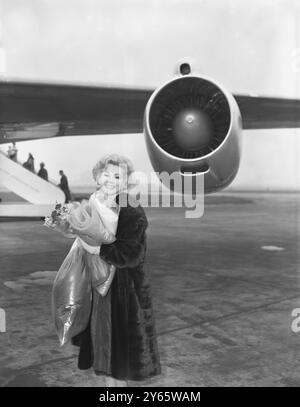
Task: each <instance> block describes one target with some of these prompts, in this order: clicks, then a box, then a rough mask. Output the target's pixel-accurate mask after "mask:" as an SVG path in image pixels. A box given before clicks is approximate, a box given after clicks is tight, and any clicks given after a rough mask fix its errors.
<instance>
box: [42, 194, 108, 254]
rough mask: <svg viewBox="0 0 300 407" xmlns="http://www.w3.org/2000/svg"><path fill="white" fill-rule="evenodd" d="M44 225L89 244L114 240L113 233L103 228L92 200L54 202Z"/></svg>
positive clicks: (96, 244) (97, 244) (93, 244)
mask: <svg viewBox="0 0 300 407" xmlns="http://www.w3.org/2000/svg"><path fill="white" fill-rule="evenodd" d="M44 225H45V226H47V227H48V228H50V229H52V230H55V231H57V232H60V233H62V234H63V235H64V236H66V237H69V238H74V237H80V238H81V239H82V240H84V241H85V242H86V243H87V244H89V245H91V246H99V244H101V243H112V242H114V241H115V240H116V238H115V235H114V234H113V233H111V232H110V231H109V230H108V229H107V228H105V226H104V224H103V222H102V219H101V216H100V214H99V211H97V208H96V207H95V205H94V204H93V203H92V201H91V202H89V201H86V200H83V201H82V202H81V203H79V202H71V203H68V204H56V205H55V208H54V210H53V211H52V212H51V215H49V216H46V218H45V223H44Z"/></svg>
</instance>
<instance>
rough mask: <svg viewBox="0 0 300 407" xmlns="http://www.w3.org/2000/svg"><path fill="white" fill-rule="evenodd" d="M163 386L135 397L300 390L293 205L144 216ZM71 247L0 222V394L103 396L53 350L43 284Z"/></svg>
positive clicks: (244, 198) (283, 198)
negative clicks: (188, 390)
mask: <svg viewBox="0 0 300 407" xmlns="http://www.w3.org/2000/svg"><path fill="white" fill-rule="evenodd" d="M145 210H146V213H147V216H148V220H149V228H148V232H147V234H148V252H147V260H146V265H145V266H146V267H150V270H151V273H152V290H153V301H154V309H155V315H156V324H157V332H158V343H159V349H160V355H161V362H162V375H161V376H158V377H154V378H152V379H150V380H146V381H145V382H140V383H138V382H130V385H132V386H143V387H144V386H145V387H146V386H158V387H164V386H171V387H176V386H195V387H196V386H197V387H198V386H231V385H232V386H297V387H298V386H300V332H299V333H295V332H293V331H292V328H291V325H292V321H293V317H292V315H291V313H292V310H293V309H295V308H300V281H299V260H300V255H299V253H300V251H299V244H300V239H299V236H300V235H299V232H300V231H299V195H297V194H270V193H269V194H254V193H252V194H250V193H248V194H237V193H235V194H234V193H231V194H225V193H224V194H217V195H214V196H210V197H207V198H206V203H205V212H204V216H203V217H202V218H200V219H185V217H184V209H183V208H146V209H145ZM69 247H70V241H69V240H68V239H65V238H64V237H62V236H60V235H58V234H56V233H54V232H52V231H49V230H48V229H47V228H45V227H43V226H42V221H41V220H40V219H31V220H26V221H24V220H18V221H16V220H8V219H2V220H1V221H0V307H2V308H3V309H4V310H5V312H6V332H3V333H0V386H93V387H97V386H99V387H101V386H103V385H104V381H103V378H102V377H97V376H95V375H94V373H93V371H92V370H88V371H80V370H78V369H77V352H78V348H76V347H73V346H72V345H66V346H65V347H60V346H59V342H58V339H57V336H56V333H55V331H54V326H53V323H52V319H51V312H50V299H51V285H52V282H53V279H54V276H55V273H56V271H57V270H58V268H59V266H60V264H61V263H62V261H63V259H64V257H65V255H66V253H67V251H68V249H69Z"/></svg>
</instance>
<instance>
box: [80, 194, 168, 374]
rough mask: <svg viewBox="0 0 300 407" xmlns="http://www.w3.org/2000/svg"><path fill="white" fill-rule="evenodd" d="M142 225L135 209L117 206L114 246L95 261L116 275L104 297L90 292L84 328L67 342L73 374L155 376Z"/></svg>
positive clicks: (154, 341)
mask: <svg viewBox="0 0 300 407" xmlns="http://www.w3.org/2000/svg"><path fill="white" fill-rule="evenodd" d="M116 201H117V202H119V197H118V196H117V198H116ZM147 226H148V221H147V218H146V215H145V212H144V210H143V208H142V207H141V206H138V207H137V208H134V207H132V206H127V207H121V209H120V213H119V221H118V228H117V232H116V241H115V242H114V243H111V244H102V246H101V250H100V256H101V258H102V259H103V260H105V261H106V262H108V263H112V264H114V265H115V266H116V274H115V276H114V280H113V282H112V285H111V288H110V290H109V292H108V294H107V295H106V296H105V297H101V296H100V295H99V294H98V293H97V291H95V290H93V306H92V312H91V317H90V323H89V325H88V327H87V329H86V330H85V331H84V332H82V333H81V334H79V335H77V336H76V337H74V338H73V339H72V342H73V344H74V345H78V346H80V351H79V358H78V367H79V369H88V368H90V367H93V368H94V370H95V372H96V374H106V375H109V376H112V377H114V378H116V379H120V380H143V379H146V378H149V377H151V376H154V375H157V374H160V372H161V366H160V360H159V353H158V347H157V339H156V331H155V320H154V315H153V308H152V297H151V287H150V276H149V274H148V273H149V269H148V267H144V259H145V253H146V246H147V242H146V233H145V230H146V228H147Z"/></svg>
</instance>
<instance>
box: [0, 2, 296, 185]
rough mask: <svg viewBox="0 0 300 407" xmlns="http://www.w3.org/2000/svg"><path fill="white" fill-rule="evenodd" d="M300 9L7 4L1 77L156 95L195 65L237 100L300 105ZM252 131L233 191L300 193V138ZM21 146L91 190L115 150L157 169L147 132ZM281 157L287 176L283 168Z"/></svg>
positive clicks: (0, 17)
mask: <svg viewBox="0 0 300 407" xmlns="http://www.w3.org/2000/svg"><path fill="white" fill-rule="evenodd" d="M298 3H299V2H297V1H296V0H295V1H294V0H251V1H250V0H244V1H240V0H202V1H201V0H184V1H182V0H181V1H177V0H164V1H160V0H126V1H124V0H26V1H23V0H0V75H1V76H2V77H4V78H6V77H14V78H19V79H33V80H34V79H38V80H48V81H67V82H72V83H83V82H84V83H97V84H107V83H109V84H115V85H127V86H134V87H152V88H154V87H157V86H159V85H160V84H162V83H164V82H165V81H167V80H169V79H170V78H171V77H172V76H173V74H174V70H175V67H176V65H177V64H178V62H180V61H182V60H184V58H189V59H190V60H191V61H193V66H194V69H195V70H197V71H198V72H200V73H203V74H205V75H207V76H209V77H211V78H214V79H215V80H216V81H218V82H220V83H222V84H223V86H225V87H226V88H227V89H228V90H229V91H231V92H233V93H243V94H245V93H246V94H247V93H248V94H249V93H250V94H255V95H270V96H284V97H292V98H300V79H299V78H300V28H299V27H300V24H299V11H300V6H298ZM297 22H298V24H297ZM244 133H245V134H244V149H243V150H244V151H243V156H244V157H245V158H243V160H242V165H241V169H240V172H239V174H238V177H237V179H236V180H235V181H234V184H233V186H236V187H237V188H238V187H239V188H247V186H248V187H249V188H251V187H253V188H255V187H257V188H276V186H277V187H278V185H279V186H281V187H282V186H283V185H284V183H285V182H286V178H288V185H290V187H291V188H292V186H293V185H295V183H297V182H298V181H299V177H298V176H297V170H298V169H300V168H299V164H298V154H299V153H300V144H299V143H298V137H299V135H300V133H299V131H298V130H297V131H296V130H284V131H281V130H280V131H279V130H276V131H274V130H272V133H271V134H270V131H269V130H267V131H263V132H262V131H259V132H244ZM258 144H259V145H260V148H259V147H258ZM274 145H275V147H274ZM283 145H284V146H285V149H284V151H283V150H282V147H283ZM18 147H19V158H20V159H21V160H24V161H25V159H26V158H27V155H28V152H31V153H32V154H33V155H34V156H35V158H36V163H37V164H38V163H39V162H40V161H44V162H45V163H46V166H47V168H48V171H49V173H50V177H51V178H53V179H58V178H59V177H58V173H57V172H58V170H59V169H64V171H65V172H66V174H67V175H68V176H69V179H70V183H71V184H72V185H87V184H88V185H90V184H92V182H93V181H92V177H91V168H92V167H93V165H94V164H95V162H96V161H97V160H98V159H99V158H100V157H101V155H103V154H106V153H109V152H118V153H120V154H124V155H127V156H129V157H130V158H131V159H132V161H133V162H134V165H135V168H136V170H138V171H145V172H149V171H151V170H152V167H151V164H150V161H149V158H148V156H147V153H146V147H145V142H144V138H143V135H140V134H138V135H109V136H92V137H76V138H74V137H72V138H61V139H59V140H42V141H30V142H22V143H19V144H18ZM5 148H6V147H5V146H4V149H5ZM280 152H281V155H283V156H282V160H283V162H284V164H286V165H285V167H286V169H287V173H288V174H287V177H283V175H282V173H280V172H279V170H278V169H277V167H278V165H277V164H278V163H277V160H276V155H277V154H279V153H280ZM266 160H268V162H269V163H270V168H269V169H268V168H267V169H266V168H265V167H266V165H265V164H266ZM254 166H255V168H256V170H255V171H254V172H253V167H254ZM261 171H263V172H264V174H265V178H262V177H261ZM259 175H260V176H259ZM262 179H263V180H264V181H262Z"/></svg>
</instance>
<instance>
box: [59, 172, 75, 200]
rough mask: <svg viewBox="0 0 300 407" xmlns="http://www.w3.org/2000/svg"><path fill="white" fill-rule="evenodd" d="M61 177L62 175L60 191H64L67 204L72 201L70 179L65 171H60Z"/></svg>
mask: <svg viewBox="0 0 300 407" xmlns="http://www.w3.org/2000/svg"><path fill="white" fill-rule="evenodd" d="M59 175H60V177H61V178H60V184H58V186H59V187H60V189H61V190H62V191H64V194H65V197H66V200H65V203H68V202H69V201H71V199H72V198H71V192H70V189H69V184H68V178H67V177H66V176H65V174H64V172H63V170H60V171H59Z"/></svg>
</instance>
